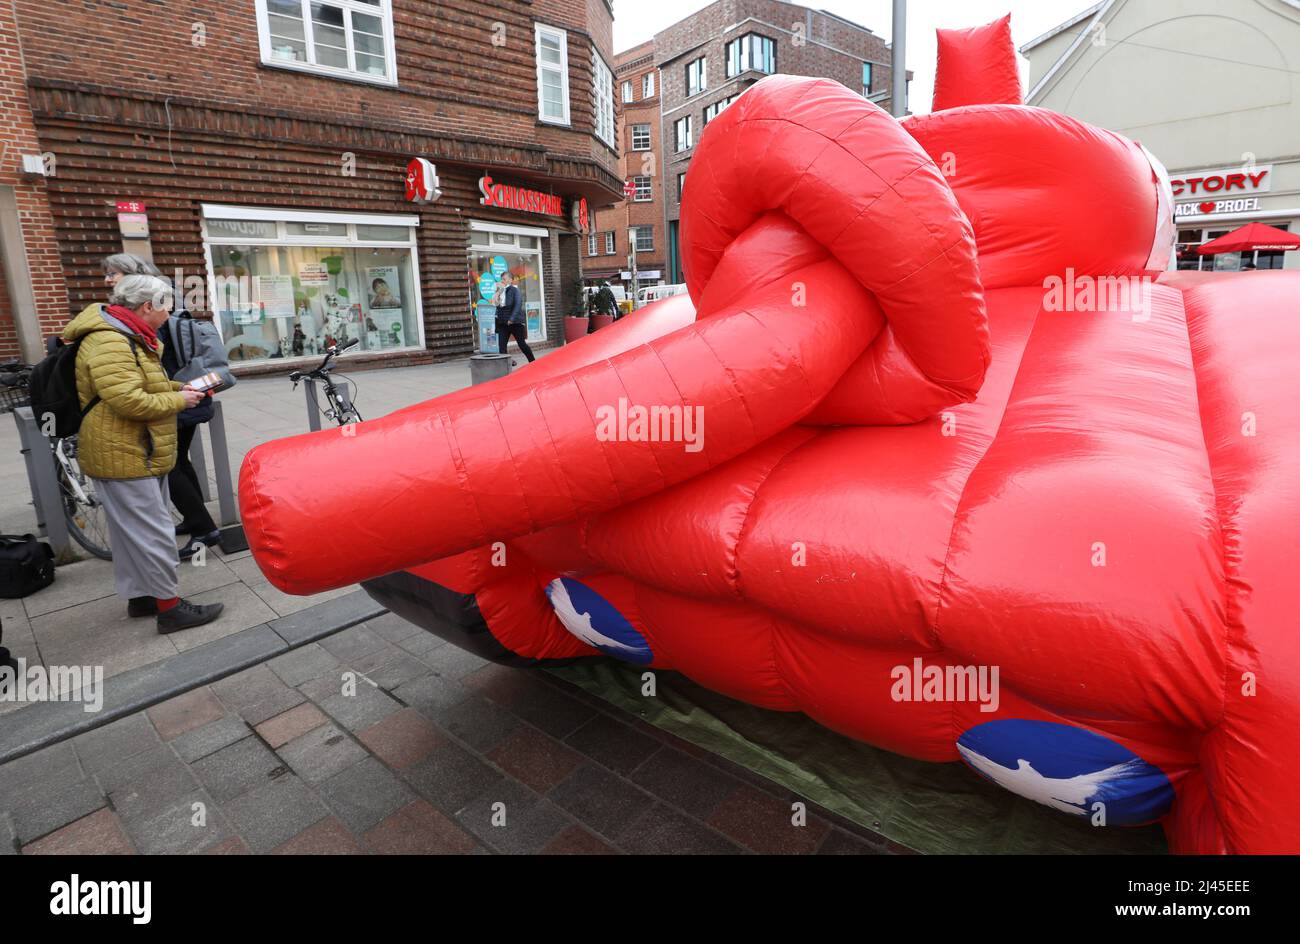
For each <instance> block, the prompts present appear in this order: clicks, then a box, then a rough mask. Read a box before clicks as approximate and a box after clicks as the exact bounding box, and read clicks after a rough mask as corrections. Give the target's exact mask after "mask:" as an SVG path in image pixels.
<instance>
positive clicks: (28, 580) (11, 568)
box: [0, 534, 54, 600]
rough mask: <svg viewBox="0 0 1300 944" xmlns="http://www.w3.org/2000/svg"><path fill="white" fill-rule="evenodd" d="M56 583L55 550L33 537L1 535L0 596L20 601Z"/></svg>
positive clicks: (27, 535) (28, 535) (26, 535)
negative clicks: (20, 598) (21, 598)
mask: <svg viewBox="0 0 1300 944" xmlns="http://www.w3.org/2000/svg"><path fill="white" fill-rule="evenodd" d="M52 583H54V551H52V550H51V549H50V546H49V545H48V544H46V543H45V542H43V541H38V540H36V538H35V537H34V536H33V535H30V534H0V597H4V598H5V599H8V600H17V599H18V598H19V597H25V596H28V595H30V594H33V593H35V592H36V591H37V590H41V589H43V588H45V587H48V586H49V585H50V584H52Z"/></svg>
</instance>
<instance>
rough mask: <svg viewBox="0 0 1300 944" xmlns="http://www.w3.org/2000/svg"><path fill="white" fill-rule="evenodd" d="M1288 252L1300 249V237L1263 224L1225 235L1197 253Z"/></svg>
mask: <svg viewBox="0 0 1300 944" xmlns="http://www.w3.org/2000/svg"><path fill="white" fill-rule="evenodd" d="M1257 249H1259V250H1265V251H1273V252H1286V251H1287V250H1288V249H1300V236H1295V235H1293V234H1291V233H1288V232H1287V231H1286V230H1284V229H1278V228H1277V227H1276V226H1266V225H1264V224H1263V223H1247V224H1246V225H1245V226H1243V227H1241V228H1240V229H1234V230H1233V231H1232V232H1231V233H1224V234H1223V235H1222V236H1220V237H1219V238H1218V239H1211V240H1210V241H1209V242H1208V243H1203V244H1202V245H1200V246H1198V247H1197V249H1196V251H1197V252H1199V253H1200V254H1201V255H1203V256H1213V255H1217V254H1218V253H1221V252H1254V251H1255V250H1257Z"/></svg>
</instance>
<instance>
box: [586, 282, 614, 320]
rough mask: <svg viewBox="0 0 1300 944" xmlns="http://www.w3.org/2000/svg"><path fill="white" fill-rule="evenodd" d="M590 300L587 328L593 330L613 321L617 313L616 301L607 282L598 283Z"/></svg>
mask: <svg viewBox="0 0 1300 944" xmlns="http://www.w3.org/2000/svg"><path fill="white" fill-rule="evenodd" d="M591 302H592V308H593V311H592V313H591V328H590V329H589V330H591V331H595V330H597V329H598V328H603V327H605V326H606V325H608V324H613V323H614V318H615V316H616V315H617V314H618V302H617V301H615V299H614V293H613V292H612V291H610V288H609V283H608V282H602V283H601V284H600V288H599V289H598V290H597V291H596V294H595V295H593V296H592V299H591Z"/></svg>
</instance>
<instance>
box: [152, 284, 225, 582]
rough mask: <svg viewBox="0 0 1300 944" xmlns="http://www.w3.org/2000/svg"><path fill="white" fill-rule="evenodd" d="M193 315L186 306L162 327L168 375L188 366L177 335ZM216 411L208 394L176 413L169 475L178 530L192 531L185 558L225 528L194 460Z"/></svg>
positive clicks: (182, 555) (214, 540)
mask: <svg viewBox="0 0 1300 944" xmlns="http://www.w3.org/2000/svg"><path fill="white" fill-rule="evenodd" d="M190 317H191V316H190V313H189V312H188V311H185V310H183V309H182V310H180V311H177V312H174V313H173V314H172V316H171V317H170V318H168V319H167V320H166V321H165V322H163V326H162V327H161V328H160V329H159V330H158V339H159V340H160V341H162V343H163V356H162V364H163V369H164V370H166V371H167V376H168V377H175V376H176V372H177V371H179V370H180V369H181V368H182V367H184V366H185V361H184V360H183V359H182V352H183V351H184V350H185V348H184V345H183V344H182V339H180V338H178V337H177V335H178V334H180V333H182V332H184V330H185V321H186V320H187V319H189V318H190ZM214 412H215V408H214V407H213V405H212V399H211V398H210V397H208V398H205V399H204V400H202V401H201V402H200V403H199V405H198V406H196V407H191V408H190V409H188V410H183V411H181V412H180V413H179V414H178V415H177V417H176V465H175V466H174V467H173V468H172V470H171V473H170V474H169V475H168V476H167V487H168V489H169V490H170V492H171V498H172V504H173V505H175V506H176V510H177V511H179V512H180V513H181V523H180V524H178V525H177V526H176V533H177V534H188V535H190V541H189V543H188V544H187V545H186V546H185V547H183V548H181V552H180V558H181V560H189V559H190V558H191V557H193V556H194V555H195V554H197V553H198V551H199V546H200V544H206V545H207V546H208V547H211V546H213V545H214V544H217V543H219V542H220V541H221V531H220V529H218V528H217V523H216V522H215V521H213V520H212V515H211V514H210V513H209V512H208V506H207V505H205V504H204V502H203V489H202V487H201V486H200V483H199V473H198V470H197V469H195V468H194V463H193V462H192V461H191V460H190V447H191V446H192V445H193V444H194V434H195V433H196V432H198V428H199V426H200V425H201V424H203V423H206V422H208V420H210V419H212V416H213V414H214Z"/></svg>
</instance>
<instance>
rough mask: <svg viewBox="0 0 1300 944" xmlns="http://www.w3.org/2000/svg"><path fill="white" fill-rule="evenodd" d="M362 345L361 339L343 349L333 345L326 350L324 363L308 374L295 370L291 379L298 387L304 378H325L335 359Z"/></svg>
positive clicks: (348, 343)
mask: <svg viewBox="0 0 1300 944" xmlns="http://www.w3.org/2000/svg"><path fill="white" fill-rule="evenodd" d="M360 343H361V339H360V338H353V339H352V340H351V341H348V342H347V343H346V344H344V345H342V346H341V347H340V346H339V345H337V344H335V345H332V346H330V347H328V348H326V349H325V359H324V360H322V361H321V362H320V364H319V365H317V366H316V368H315V369H314V370H310V371H308V372H306V373H303V372H302V371H300V370H295V371H293V372H291V373H290V374H289V379H290V380H292V381H293V382H294V384H295V385H296V384H297V383H298V381H300V380H302V379H303V378H304V377H321V376H324V375H325V374H326V373H328V372H329V363H330V361H332V360H333V359H334V358H335V357H337V356H338V355H339V354H342V353H343V352H344V351H346V350H348V349H350V348H354V347H356V346H357V345H358V344H360Z"/></svg>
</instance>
